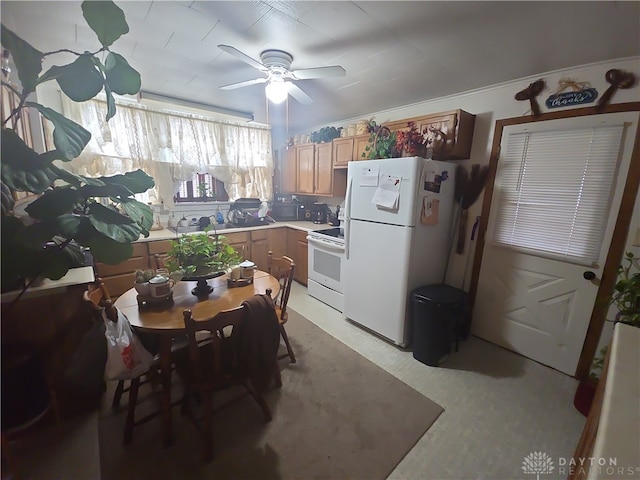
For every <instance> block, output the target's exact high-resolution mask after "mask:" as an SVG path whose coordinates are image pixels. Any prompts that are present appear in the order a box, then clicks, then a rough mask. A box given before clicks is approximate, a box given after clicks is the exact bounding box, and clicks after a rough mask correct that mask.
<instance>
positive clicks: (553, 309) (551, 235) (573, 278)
mask: <svg viewBox="0 0 640 480" xmlns="http://www.w3.org/2000/svg"><path fill="white" fill-rule="evenodd" d="M616 125H617V126H618V127H616ZM621 125H622V127H619V126H621ZM637 125H638V113H637V112H628V113H627V112H625V113H616V114H607V115H593V116H588V117H578V118H570V119H561V120H552V121H545V122H537V123H533V124H526V125H513V126H507V127H505V128H504V130H503V134H502V143H501V149H500V158H499V160H498V167H497V173H496V180H495V184H494V194H493V199H492V203H491V211H490V214H489V222H488V227H487V232H486V237H485V238H486V241H485V247H484V251H483V254H482V265H481V268H480V274H479V278H478V287H477V294H476V300H475V305H474V315H473V326H472V332H473V333H474V334H475V335H476V336H478V337H481V338H484V339H485V340H488V341H490V342H493V343H496V344H498V345H502V346H504V347H506V348H508V349H510V350H513V351H515V352H518V353H520V354H522V355H524V356H526V357H529V358H531V359H533V360H536V361H538V362H540V363H543V364H545V365H548V366H550V367H553V368H555V369H557V370H560V371H562V372H565V373H567V374H569V375H573V374H574V373H575V371H576V367H577V365H578V360H579V358H580V353H581V351H582V346H583V343H584V339H585V336H586V333H587V329H588V326H589V320H590V317H591V313H592V310H593V307H594V304H595V300H596V294H597V291H598V280H599V278H600V277H601V273H602V269H603V267H604V263H605V260H606V256H607V252H608V250H609V246H610V243H611V237H612V234H613V228H614V225H615V221H616V217H617V212H618V209H619V206H620V200H621V197H622V190H623V187H624V184H625V181H626V176H627V171H628V169H629V162H630V157H631V151H632V148H633V141H634V137H635V132H636V129H637ZM596 127H606V128H608V129H609V130H611V131H614V130H616V131H618V132H619V135H620V136H619V137H618V143H617V144H616V140H615V139H616V137H615V134H614V135H613V136H612V138H611V139H610V140H609V144H610V146H611V147H613V148H614V149H615V150H619V151H618V154H617V155H616V154H613V155H612V158H611V161H610V164H609V165H608V166H606V167H605V168H601V169H600V170H596V171H595V174H594V172H591V173H589V174H587V173H586V172H587V170H588V169H589V168H591V167H590V166H589V165H588V164H587V166H583V167H580V168H583V169H584V172H585V173H584V175H583V176H582V177H581V178H582V180H581V181H582V184H580V181H578V188H579V192H580V193H579V195H582V192H583V191H584V192H590V193H589V195H590V194H594V192H595V195H599V194H601V193H602V194H603V195H604V196H605V197H606V198H605V200H603V201H599V202H597V203H594V204H593V205H592V206H590V207H589V208H588V209H586V210H585V211H582V212H581V213H580V214H578V213H576V214H575V215H573V214H572V213H571V212H570V213H568V214H565V213H558V212H560V211H561V210H560V209H559V207H556V206H552V207H549V205H556V203H555V202H556V201H557V202H559V203H558V204H557V205H560V204H562V202H563V199H564V198H565V196H566V193H567V191H566V190H567V185H568V184H569V183H570V182H569V180H568V179H569V178H570V177H571V178H573V179H574V180H575V177H576V175H575V170H576V168H577V167H576V165H577V164H574V163H571V161H570V160H567V162H566V163H564V161H563V160H564V159H565V158H568V156H567V157H565V156H563V155H558V151H561V149H562V148H564V147H567V145H570V146H571V148H572V149H573V145H574V144H573V143H571V142H572V140H568V141H567V145H565V146H564V147H563V145H562V142H560V143H553V142H556V141H557V138H558V137H557V135H558V132H559V131H560V130H561V131H563V132H565V131H568V132H575V131H584V132H587V131H589V129H594V128H596ZM606 128H605V129H606ZM529 134H531V135H529ZM540 134H542V135H541V136H540ZM534 135H538V136H536V138H537V139H539V138H542V142H541V143H538V146H537V147H535V145H532V144H529V143H528V141H529V140H528V139H529V138H533V136H534ZM545 135H549V136H553V138H554V140H553V141H551V140H549V138H550V137H545ZM525 137H526V140H523V139H524V138H525ZM547 142H548V144H547ZM541 145H542V146H541ZM547 145H554V146H553V147H552V148H547ZM584 148H585V152H587V154H586V155H585V156H587V157H589V158H590V155H591V152H590V150H589V149H590V148H592V147H591V145H590V143H589V142H585V146H584ZM529 149H530V150H529ZM536 149H537V152H538V154H539V155H541V156H539V157H538V158H539V159H547V158H552V159H553V160H552V162H555V163H554V165H553V166H552V167H551V168H548V172H547V171H546V170H545V171H544V172H542V173H544V174H546V173H548V183H547V180H546V177H545V176H544V175H543V176H540V175H538V178H537V180H538V181H541V182H543V183H544V184H542V185H541V184H540V183H537V184H536V185H535V186H533V187H531V185H532V184H533V183H534V182H533V181H532V182H531V183H529V184H527V178H528V177H527V175H529V174H530V173H531V171H534V170H535V165H532V163H531V162H527V161H523V160H521V159H520V160H519V159H518V157H519V156H520V155H522V158H525V156H526V155H527V154H528V152H529V151H534V150H536ZM532 157H535V155H533V154H532ZM616 157H617V158H616ZM543 161H546V160H540V163H539V165H542V162H543ZM578 163H579V161H578ZM616 164H617V167H616ZM571 169H573V170H571ZM578 170H579V169H578ZM533 175H534V176H535V175H536V174H535V172H534V174H533ZM541 178H542V180H540V179H541ZM600 179H602V180H600ZM607 184H609V185H610V186H609V185H607ZM514 185H515V188H514ZM527 188H529V192H528V194H529V195H532V196H530V197H527V198H533V200H526V199H525V197H526V195H527V194H525V193H521V192H525V191H526V190H527ZM599 190H600V192H599ZM531 191H533V193H531ZM519 195H522V198H518V199H517V201H515V202H514V200H513V199H514V196H515V197H518V196H519ZM586 196H587V193H585V197H586ZM593 198H596V197H595V196H594V197H593ZM579 201H580V200H579ZM585 201H586V200H585ZM541 205H542V207H541ZM545 208H546V210H545ZM578 210H579V208H576V209H575V211H576V212H578ZM580 215H582V217H581V218H578V217H580ZM585 215H586V216H587V217H590V218H587V219H586V223H585ZM507 217H508V218H507ZM505 218H507V220H505ZM514 218H517V220H514ZM599 219H601V221H598V220H599ZM565 220H566V221H565ZM563 221H564V225H563ZM579 221H582V222H583V224H584V225H582V227H581V226H580V225H579V224H578V223H579ZM509 222H511V223H509ZM541 222H542V223H541ZM505 225H508V227H507V228H505ZM585 225H586V227H585ZM581 228H582V230H581ZM563 232H565V233H566V232H569V236H571V235H573V236H574V237H576V238H577V240H576V239H574V240H575V243H578V244H580V245H579V246H578V247H576V246H575V245H574V240H568V241H567V240H563V235H564V234H565V233H563ZM563 241H566V242H567V243H566V245H567V246H566V250H565V251H559V250H558V244H562V242H563ZM584 245H586V246H584ZM581 248H584V249H585V250H584V251H583V253H580V251H579V250H580V249H581ZM589 248H590V249H591V253H589V252H588V250H589ZM585 252H586V253H585ZM591 276H594V278H593V279H589V278H590V277H591Z"/></svg>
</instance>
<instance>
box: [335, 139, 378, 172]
mask: <svg viewBox="0 0 640 480" xmlns="http://www.w3.org/2000/svg"><path fill="white" fill-rule="evenodd" d="M367 143H369V134H368V133H367V134H365V135H356V136H354V137H342V138H336V139H334V140H333V167H334V168H347V164H348V163H349V162H350V161H352V160H364V158H363V157H362V154H363V153H364V149H365V147H366V146H367Z"/></svg>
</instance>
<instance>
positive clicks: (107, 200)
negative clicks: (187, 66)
mask: <svg viewBox="0 0 640 480" xmlns="http://www.w3.org/2000/svg"><path fill="white" fill-rule="evenodd" d="M82 13H83V15H84V18H85V20H86V21H87V23H88V25H89V27H91V29H92V30H93V31H94V32H95V33H96V35H97V37H98V40H99V42H100V44H101V47H100V48H98V49H97V50H96V51H95V52H88V51H86V52H82V53H79V52H73V51H71V50H67V49H62V50H57V51H53V52H44V53H43V52H41V51H39V50H38V49H36V48H34V47H33V46H31V45H30V44H29V43H28V42H26V41H25V40H23V39H22V38H20V37H19V36H18V35H16V34H15V33H14V32H12V31H11V30H9V29H8V28H6V27H5V26H4V25H2V39H1V42H2V47H3V48H4V49H6V50H8V51H9V52H11V56H12V58H13V62H14V64H15V68H16V70H17V75H18V79H19V83H20V86H17V85H15V84H14V83H12V82H10V81H8V80H7V81H5V80H3V81H2V85H3V88H8V89H10V90H11V91H13V93H14V94H15V95H17V96H18V99H19V103H18V105H17V107H16V108H15V109H14V110H13V111H12V112H11V114H10V115H9V116H8V117H7V118H3V119H2V185H1V186H2V252H1V253H2V288H3V290H7V289H11V288H16V287H20V286H22V287H26V286H28V285H29V284H30V282H32V281H33V279H35V278H40V277H43V278H51V279H58V278H60V277H62V276H63V275H64V274H65V273H66V272H67V271H68V269H69V268H70V267H72V266H74V264H77V263H78V262H79V261H81V259H82V258H83V254H82V248H81V247H89V248H90V249H91V253H92V255H93V256H94V258H95V259H96V260H97V261H100V262H104V263H109V264H115V263H119V262H121V261H123V260H125V259H127V258H129V257H130V256H131V254H132V251H133V248H132V245H131V242H133V241H135V240H137V239H139V238H140V235H144V236H148V235H149V229H150V228H151V226H152V225H153V213H152V211H151V209H150V208H149V206H147V205H145V204H143V203H141V202H139V201H137V200H135V198H134V194H136V193H142V192H145V191H146V190H148V189H149V188H151V187H153V186H154V181H153V179H152V178H151V177H149V176H148V175H147V174H146V173H144V172H143V171H141V170H136V171H134V172H128V173H124V174H121V175H114V176H109V177H106V176H103V177H98V178H89V177H85V176H82V175H76V174H73V173H70V172H69V171H67V170H65V169H63V168H61V167H60V164H59V163H58V162H69V161H71V160H72V159H74V158H75V157H77V156H78V155H80V153H81V152H82V150H83V149H84V148H85V146H86V145H87V144H88V142H89V140H90V139H91V134H90V133H89V132H88V131H87V130H86V129H84V128H83V127H82V126H80V125H78V124H77V123H75V122H73V121H71V120H70V119H68V118H66V117H65V116H63V115H62V114H60V113H58V112H56V111H55V110H53V109H51V108H48V107H45V106H44V105H41V104H39V103H37V102H34V101H29V100H28V98H29V96H30V95H31V94H32V93H33V92H35V90H36V87H37V86H39V85H41V84H43V83H45V82H49V81H55V82H57V84H58V86H59V87H60V89H61V90H62V91H63V92H64V93H65V95H67V96H68V97H69V98H71V99H72V100H74V101H76V102H84V101H87V100H90V99H92V98H94V97H95V96H96V95H97V94H98V93H100V92H101V91H103V90H104V93H105V94H106V101H107V115H106V120H107V121H108V120H109V119H110V118H112V117H113V116H114V115H115V114H116V104H115V100H114V97H113V94H114V93H115V94H121V95H124V94H135V93H137V92H138V91H139V90H140V85H141V82H140V74H139V73H138V72H137V71H136V70H135V69H133V68H132V67H131V66H130V65H129V63H128V62H127V61H126V60H125V59H124V57H122V56H121V55H119V54H117V53H115V52H112V51H111V50H110V47H111V45H112V44H113V43H114V42H115V41H116V40H117V39H118V38H120V37H121V36H122V35H124V34H126V33H127V32H128V31H129V26H128V25H127V22H126V20H125V16H124V12H123V11H122V10H121V9H120V8H119V7H118V6H117V5H115V4H114V3H113V2H111V1H85V2H83V3H82ZM60 53H66V54H73V55H75V56H76V59H75V60H74V61H73V62H71V63H69V64H66V65H62V66H58V65H55V66H52V67H51V68H49V69H48V70H47V71H46V72H44V73H42V62H43V60H44V59H45V58H47V57H50V56H52V55H56V54H60ZM103 59H104V61H103ZM26 107H30V108H33V109H36V110H37V111H38V112H39V113H40V114H41V115H42V116H43V117H44V118H46V119H47V120H48V121H49V122H51V124H52V125H53V143H54V147H55V148H54V149H52V150H50V151H47V152H44V153H37V152H36V151H34V150H33V149H32V148H31V147H30V146H28V145H27V144H25V142H24V141H23V140H22V139H21V138H20V136H19V135H18V134H17V133H16V131H15V130H14V129H11V128H7V125H11V123H12V122H13V123H14V124H15V122H14V121H15V120H16V119H17V118H18V117H19V116H20V115H21V114H22V112H23V110H24V109H25V108H26ZM12 191H13V192H28V193H31V194H39V195H40V196H39V198H37V199H36V200H35V201H33V202H31V203H30V204H29V205H28V206H27V207H26V209H25V210H26V214H27V215H20V216H19V215H17V214H16V212H14V206H15V205H14V202H13V198H12V195H11V192H12Z"/></svg>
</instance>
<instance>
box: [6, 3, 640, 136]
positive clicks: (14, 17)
mask: <svg viewBox="0 0 640 480" xmlns="http://www.w3.org/2000/svg"><path fill="white" fill-rule="evenodd" d="M117 3H118V5H119V6H120V7H121V8H122V9H123V10H124V12H125V15H126V18H127V22H128V23H129V27H130V32H129V34H127V35H125V36H124V37H122V38H121V39H120V40H118V41H117V42H116V43H115V44H114V45H113V47H112V49H113V51H115V52H118V53H120V54H122V55H124V56H125V58H127V60H128V61H129V62H130V63H131V65H132V66H133V67H134V68H136V69H137V70H138V71H139V72H140V73H141V75H142V89H143V90H147V91H151V92H155V93H160V94H164V95H169V96H174V97H180V98H185V99H189V100H193V101H197V102H201V103H207V104H212V105H217V106H221V107H225V108H230V109H236V110H241V111H249V112H253V113H254V115H255V119H256V120H257V121H259V122H262V123H267V112H266V105H265V96H264V85H252V86H248V87H244V88H241V89H237V90H231V91H223V90H220V89H219V88H218V87H219V86H221V85H225V84H230V83H234V82H240V81H244V80H249V79H253V78H257V77H259V76H261V74H260V72H258V71H257V70H256V69H254V68H252V67H251V66H249V65H247V64H246V63H243V62H242V61H240V60H239V59H237V58H235V57H233V56H231V55H229V54H228V53H225V52H223V51H222V50H220V49H219V48H218V47H217V45H218V44H227V45H231V46H234V47H236V48H237V49H239V50H241V51H242V52H244V53H246V54H247V55H249V56H251V57H253V58H255V59H259V58H260V52H261V51H263V50H265V49H270V48H275V49H281V50H286V51H288V52H289V53H291V54H292V55H293V58H294V60H293V63H292V68H293V69H302V68H311V67H317V66H325V65H342V66H343V67H344V68H345V69H346V72H347V74H346V76H345V77H343V78H329V79H314V80H300V81H298V82H297V84H298V86H299V87H301V88H302V89H303V90H304V91H305V92H306V93H307V94H309V95H310V96H311V97H312V98H313V99H314V100H315V101H314V103H312V104H311V105H307V106H305V105H301V104H299V103H298V102H297V101H295V100H293V99H290V100H289V116H288V121H289V127H290V128H291V129H293V131H295V130H298V131H304V129H305V128H310V127H312V126H318V125H325V124H330V122H333V121H337V120H342V119H347V118H356V117H359V116H362V115H366V114H368V113H370V112H376V111H380V110H385V109H388V108H393V107H396V106H401V105H407V104H411V103H415V102H419V101H424V100H428V99H432V98H437V97H441V96H445V95H450V94H454V93H459V92H463V91H467V90H471V89H475V88H480V87H484V86H488V85H493V84H497V83H501V82H504V81H509V80H514V79H517V78H521V77H527V76H530V75H536V74H539V73H542V72H547V71H551V70H556V69H560V68H564V67H571V66H576V65H582V64H587V63H592V62H597V61H602V60H608V59H615V58H623V57H630V56H636V55H639V54H640V2H636V1H634V2H626V1H623V2H616V1H602V2H482V1H474V2H458V1H450V2H444V1H442V2H427V1H413V2H404V1H373V2H347V1H340V2H326V1H255V0H254V1H233V2H217V1H216V2H213V1H120V2H117ZM0 8H1V14H2V24H3V25H6V26H7V27H8V28H10V29H12V30H14V31H15V32H16V33H17V34H18V35H20V36H22V37H23V38H24V39H25V40H27V41H29V42H30V43H31V44H32V45H34V46H35V47H36V48H38V49H39V50H41V51H52V50H56V49H59V48H71V49H74V50H76V51H84V50H96V48H97V47H98V46H99V45H98V43H97V39H96V37H95V35H94V34H93V32H92V31H91V30H90V29H89V27H88V26H87V25H86V23H85V22H84V19H83V18H82V12H81V9H80V2H75V1H63V2H59V1H46V2H31V1H27V2H25V1H7V0H3V1H2V2H1V3H0ZM66 61H69V58H68V57H67V58H63V59H61V60H58V61H57V62H55V63H58V64H61V63H64V62H66ZM45 68H48V65H45ZM269 110H270V111H269V119H268V120H269V122H268V123H271V124H272V125H282V124H283V123H284V121H285V113H284V108H283V107H280V108H277V107H270V109H269Z"/></svg>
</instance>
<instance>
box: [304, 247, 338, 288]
mask: <svg viewBox="0 0 640 480" xmlns="http://www.w3.org/2000/svg"><path fill="white" fill-rule="evenodd" d="M307 240H308V242H309V246H308V249H309V250H308V251H309V253H308V256H309V280H313V281H314V282H317V283H319V284H320V285H323V286H325V287H327V288H330V289H331V290H334V291H336V292H338V293H342V290H343V281H344V262H345V258H344V245H340V244H339V243H337V242H336V243H334V242H330V241H323V240H319V239H317V238H313V237H310V236H309V237H307Z"/></svg>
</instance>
